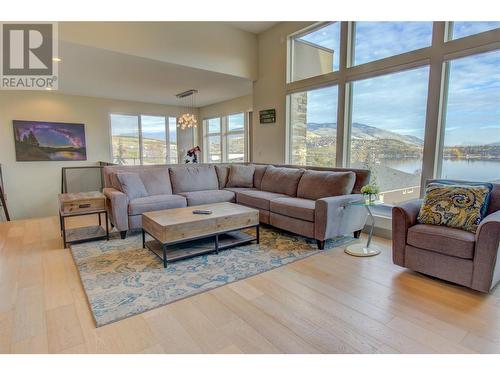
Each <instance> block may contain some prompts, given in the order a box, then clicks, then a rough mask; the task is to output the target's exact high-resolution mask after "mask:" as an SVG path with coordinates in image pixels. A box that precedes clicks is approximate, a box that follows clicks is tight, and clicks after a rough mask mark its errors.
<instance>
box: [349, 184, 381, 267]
mask: <svg viewBox="0 0 500 375" xmlns="http://www.w3.org/2000/svg"><path fill="white" fill-rule="evenodd" d="M367 186H369V185H367ZM365 187H366V186H365ZM365 187H363V188H365ZM377 188H378V187H377ZM361 191H363V189H362V190H361ZM372 194H373V193H372ZM382 203H383V202H381V201H377V200H370V199H367V200H363V201H354V202H350V203H348V204H347V206H364V207H366V210H367V211H368V216H369V217H370V221H371V224H370V232H369V234H368V241H367V242H366V245H365V244H362V243H359V242H358V243H355V244H352V245H349V246H347V248H346V249H345V250H344V251H345V252H346V253H347V254H349V255H353V256H356V257H371V256H374V255H378V254H380V248H378V247H377V246H374V245H372V244H371V242H372V235H373V227H374V226H375V219H374V218H373V215H372V212H371V210H370V207H372V206H377V205H380V204H382Z"/></svg>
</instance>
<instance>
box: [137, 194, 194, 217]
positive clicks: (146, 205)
mask: <svg viewBox="0 0 500 375" xmlns="http://www.w3.org/2000/svg"><path fill="white" fill-rule="evenodd" d="M186 206H187V203H186V198H184V197H181V196H180V195H172V194H163V195H151V196H149V197H142V198H136V199H132V200H131V201H130V203H129V205H128V213H129V215H140V214H143V213H144V212H150V211H159V210H166V209H169V208H180V207H186Z"/></svg>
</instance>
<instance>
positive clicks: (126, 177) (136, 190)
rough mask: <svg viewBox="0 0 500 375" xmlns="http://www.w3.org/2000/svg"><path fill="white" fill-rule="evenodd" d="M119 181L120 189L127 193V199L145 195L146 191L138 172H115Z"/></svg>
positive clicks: (146, 194)
mask: <svg viewBox="0 0 500 375" xmlns="http://www.w3.org/2000/svg"><path fill="white" fill-rule="evenodd" d="M116 178H117V179H118V181H120V186H121V190H122V191H123V192H124V193H125V194H127V196H128V199H130V200H132V199H135V198H142V197H147V196H148V192H147V190H146V187H145V186H144V183H143V182H142V179H141V177H140V176H139V174H138V173H126V172H120V173H117V174H116Z"/></svg>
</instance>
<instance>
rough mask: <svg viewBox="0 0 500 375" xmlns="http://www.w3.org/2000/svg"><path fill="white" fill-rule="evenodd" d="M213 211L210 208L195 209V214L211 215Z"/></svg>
mask: <svg viewBox="0 0 500 375" xmlns="http://www.w3.org/2000/svg"><path fill="white" fill-rule="evenodd" d="M211 213H212V211H210V210H193V214H198V215H210V214H211Z"/></svg>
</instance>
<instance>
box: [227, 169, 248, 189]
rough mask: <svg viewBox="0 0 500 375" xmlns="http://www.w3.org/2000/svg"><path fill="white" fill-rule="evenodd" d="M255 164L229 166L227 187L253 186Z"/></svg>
mask: <svg viewBox="0 0 500 375" xmlns="http://www.w3.org/2000/svg"><path fill="white" fill-rule="evenodd" d="M254 172H255V166H254V165H241V164H234V165H231V167H230V168H229V176H228V178H227V185H226V186H227V187H246V188H251V187H253V174H254Z"/></svg>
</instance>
